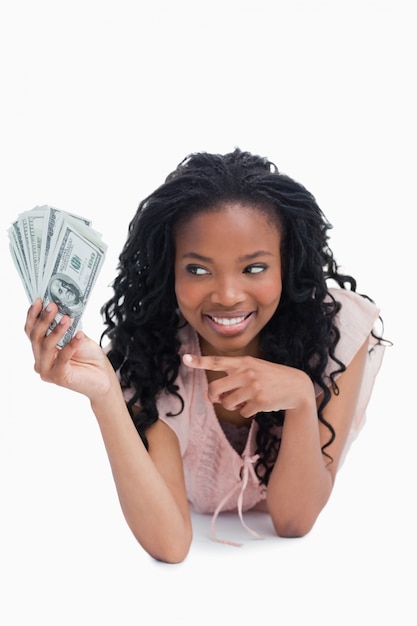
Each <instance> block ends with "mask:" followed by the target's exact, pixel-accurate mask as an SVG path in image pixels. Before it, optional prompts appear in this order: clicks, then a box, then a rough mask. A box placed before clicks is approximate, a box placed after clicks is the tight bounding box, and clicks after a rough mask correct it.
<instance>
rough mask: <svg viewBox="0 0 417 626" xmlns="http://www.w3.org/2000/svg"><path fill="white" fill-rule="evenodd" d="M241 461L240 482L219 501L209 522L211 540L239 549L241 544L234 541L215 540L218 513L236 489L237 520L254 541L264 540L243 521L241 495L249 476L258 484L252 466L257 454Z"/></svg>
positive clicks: (245, 457)
mask: <svg viewBox="0 0 417 626" xmlns="http://www.w3.org/2000/svg"><path fill="white" fill-rule="evenodd" d="M242 459H243V465H242V469H241V482H240V483H238V484H237V485H235V486H234V487H232V489H231V490H230V491H229V492H228V493H227V494H226V495H225V496H224V498H223V499H222V500H221V502H220V503H219V505H218V506H217V508H216V510H215V511H214V514H213V517H212V520H211V536H212V539H213V540H214V541H217V543H225V544H227V545H229V546H236V547H241V546H242V545H243V544H241V543H236V542H234V541H228V540H227V539H218V538H217V535H216V521H217V518H218V516H219V513H220V512H221V510H222V509H223V507H224V505H225V504H226V502H227V501H228V500H229V498H231V497H232V496H233V494H234V493H235V492H236V491H237V490H238V489H240V493H239V496H238V500H237V511H238V514H239V518H240V521H241V523H242V526H243V527H244V528H245V530H247V532H248V533H250V534H251V535H253V536H254V537H256V539H263V538H264V537H262V535H260V534H259V533H257V532H256V531H255V530H253V529H252V528H249V526H248V525H247V524H246V523H245V521H244V519H243V494H244V492H245V489H246V487H247V484H248V481H249V476H250V477H251V478H252V480H253V481H254V482H255V483H256V484H258V477H257V476H256V473H255V469H254V467H253V466H254V464H255V463H256V461H257V460H258V459H259V454H255V455H253V456H248V455H243V456H242Z"/></svg>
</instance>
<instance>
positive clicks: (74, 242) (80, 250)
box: [43, 222, 107, 347]
mask: <svg viewBox="0 0 417 626" xmlns="http://www.w3.org/2000/svg"><path fill="white" fill-rule="evenodd" d="M94 234H95V233H94V231H92V232H89V230H88V229H87V228H86V227H85V228H82V227H81V226H77V228H76V229H75V228H74V225H73V224H72V223H71V222H64V224H63V226H62V228H61V231H60V235H59V239H58V241H57V242H56V245H55V248H54V251H53V254H51V253H50V254H49V258H48V262H47V265H46V267H45V272H44V284H43V304H44V307H45V306H47V304H48V303H49V302H55V304H56V305H57V306H58V313H57V315H56V317H55V319H54V321H53V323H52V325H51V327H50V329H49V332H51V330H52V329H53V328H55V327H56V325H57V324H59V322H60V321H61V319H62V317H63V316H64V315H69V316H70V317H71V318H72V322H71V326H70V327H69V328H68V330H67V332H66V333H65V336H64V337H63V338H62V340H61V341H60V342H59V344H58V347H63V346H64V345H65V344H66V343H68V341H70V340H71V338H72V337H73V336H74V334H75V333H76V332H77V330H78V329H79V328H80V320H81V316H82V314H83V312H84V309H85V306H86V303H87V300H88V298H89V295H90V293H91V290H92V288H93V286H94V283H95V282H96V279H97V276H98V273H99V271H100V269H101V266H102V264H103V262H104V258H105V253H106V248H107V246H106V245H105V244H104V243H103V242H102V241H101V240H99V239H98V238H97V237H95V236H94Z"/></svg>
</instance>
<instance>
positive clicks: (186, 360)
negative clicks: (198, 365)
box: [183, 354, 193, 363]
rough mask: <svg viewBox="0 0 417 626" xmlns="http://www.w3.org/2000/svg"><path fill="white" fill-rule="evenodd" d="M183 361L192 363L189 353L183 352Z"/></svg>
mask: <svg viewBox="0 0 417 626" xmlns="http://www.w3.org/2000/svg"><path fill="white" fill-rule="evenodd" d="M183 361H184V363H192V362H193V357H192V356H191V354H184V356H183Z"/></svg>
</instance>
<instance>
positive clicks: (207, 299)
mask: <svg viewBox="0 0 417 626" xmlns="http://www.w3.org/2000/svg"><path fill="white" fill-rule="evenodd" d="M280 241H281V234H280V231H279V229H278V227H277V225H276V224H272V226H271V220H270V219H269V218H268V216H267V214H266V213H265V211H264V210H260V209H258V208H256V207H251V206H250V205H244V204H241V203H232V202H230V203H227V204H225V205H219V206H218V207H216V208H215V209H214V210H211V211H205V212H203V213H200V214H198V215H196V216H195V217H194V218H192V219H190V221H188V222H187V224H186V226H184V225H183V226H182V228H180V229H179V230H178V231H177V232H176V236H175V250H176V257H175V294H176V297H177V303H178V307H179V309H180V311H181V313H182V315H183V316H184V318H185V319H186V320H187V322H188V323H189V324H190V325H191V326H192V327H193V328H194V329H195V330H196V332H197V333H198V335H199V338H200V348H201V352H202V354H218V355H220V354H223V355H230V356H239V355H251V356H254V357H257V356H260V351H259V333H260V331H261V329H262V328H263V327H264V326H265V325H266V324H267V322H269V320H270V319H271V317H272V315H273V314H274V313H275V311H276V309H277V307H278V304H279V300H280V297H281V289H282V283H281V250H280Z"/></svg>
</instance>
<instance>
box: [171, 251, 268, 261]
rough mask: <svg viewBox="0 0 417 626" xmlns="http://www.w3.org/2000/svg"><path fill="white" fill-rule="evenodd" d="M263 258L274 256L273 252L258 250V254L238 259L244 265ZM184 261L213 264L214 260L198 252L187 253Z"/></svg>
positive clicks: (254, 253) (245, 255)
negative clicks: (190, 260)
mask: <svg viewBox="0 0 417 626" xmlns="http://www.w3.org/2000/svg"><path fill="white" fill-rule="evenodd" d="M262 256H273V255H272V252H267V251H266V250H257V251H256V252H251V253H250V254H244V255H243V256H240V257H239V258H238V261H239V263H244V262H245V261H253V260H254V259H257V258H259V257H262ZM183 259H195V260H197V261H202V262H203V263H213V262H214V260H213V259H212V258H210V257H208V256H203V255H202V254H198V253H197V252H187V254H184V256H183Z"/></svg>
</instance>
